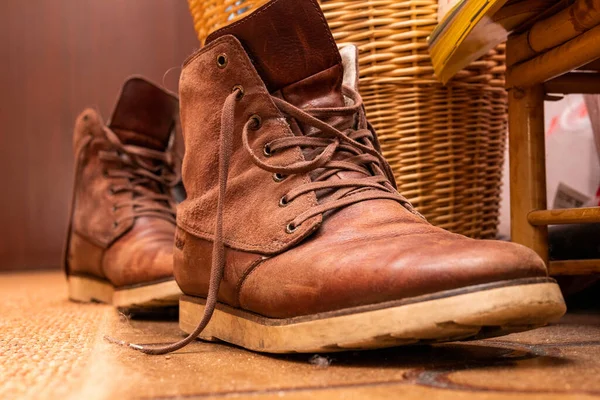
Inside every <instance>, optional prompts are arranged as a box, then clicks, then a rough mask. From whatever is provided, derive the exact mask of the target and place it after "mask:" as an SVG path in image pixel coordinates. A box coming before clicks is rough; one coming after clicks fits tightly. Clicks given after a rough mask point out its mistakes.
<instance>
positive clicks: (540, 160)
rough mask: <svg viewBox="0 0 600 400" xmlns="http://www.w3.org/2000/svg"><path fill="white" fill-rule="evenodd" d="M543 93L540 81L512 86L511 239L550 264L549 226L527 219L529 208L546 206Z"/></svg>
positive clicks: (509, 122) (510, 132)
mask: <svg viewBox="0 0 600 400" xmlns="http://www.w3.org/2000/svg"><path fill="white" fill-rule="evenodd" d="M544 96H545V93H544V88H543V85H541V84H538V85H535V86H533V87H531V88H527V89H519V88H513V89H511V90H510V92H509V100H508V127H509V157H510V208H511V236H512V241H513V242H516V243H520V244H522V245H525V246H527V247H529V248H531V249H533V250H535V251H536V252H537V253H538V254H539V255H540V257H542V259H543V260H544V261H545V262H546V263H547V262H548V227H547V226H532V225H531V224H529V222H528V221H527V214H528V213H529V212H530V211H532V210H545V209H546V207H547V204H546V157H545V156H546V148H545V144H544V132H545V130H544Z"/></svg>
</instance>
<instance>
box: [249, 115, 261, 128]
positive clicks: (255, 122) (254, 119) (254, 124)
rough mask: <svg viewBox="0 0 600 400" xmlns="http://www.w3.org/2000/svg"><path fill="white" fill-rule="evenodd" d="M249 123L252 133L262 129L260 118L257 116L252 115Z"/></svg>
mask: <svg viewBox="0 0 600 400" xmlns="http://www.w3.org/2000/svg"><path fill="white" fill-rule="evenodd" d="M249 122H250V125H249V128H250V129H252V130H253V131H257V130H259V129H260V128H261V127H262V118H261V117H260V115H258V114H254V115H253V116H251V117H250V119H249Z"/></svg>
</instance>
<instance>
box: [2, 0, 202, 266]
mask: <svg viewBox="0 0 600 400" xmlns="http://www.w3.org/2000/svg"><path fill="white" fill-rule="evenodd" d="M197 47H198V41H197V40H196V37H195V34H194V30H193V23H192V18H191V16H190V14H189V11H188V9H187V2H186V1H185V0H61V1H56V0H36V1H23V0H2V1H0V151H1V157H0V174H1V178H0V270H6V269H28V268H46V267H48V268H51V267H58V266H59V260H60V253H61V249H62V245H63V240H64V235H65V229H66V223H67V210H68V199H69V197H70V190H71V185H72V183H71V180H72V166H73V159H72V158H73V156H72V151H71V136H72V126H73V122H74V118H75V117H76V116H77V114H78V113H79V112H80V111H82V110H83V109H84V108H85V107H88V106H91V107H95V108H97V109H98V110H100V112H101V113H102V115H103V116H104V117H105V118H108V116H109V115H110V113H111V111H112V107H113V103H114V101H115V99H116V96H117V94H118V92H119V89H120V85H121V83H122V82H123V80H124V79H125V78H126V77H127V76H129V75H131V74H141V75H144V76H146V77H148V78H150V79H151V80H153V81H154V82H157V83H163V82H164V84H165V86H166V87H168V88H169V89H171V90H173V91H176V90H177V81H178V78H179V73H180V66H181V64H182V62H183V61H184V59H185V57H186V56H187V55H189V54H190V53H191V52H192V51H194V50H195V49H196V48H197ZM163 78H164V79H163Z"/></svg>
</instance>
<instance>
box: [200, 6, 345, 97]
mask: <svg viewBox="0 0 600 400" xmlns="http://www.w3.org/2000/svg"><path fill="white" fill-rule="evenodd" d="M307 27H310V28H309V29H306V28H307ZM295 28H298V29H295ZM225 35H233V36H235V37H236V38H237V39H238V40H239V41H240V42H241V43H242V45H243V46H244V48H245V49H246V51H247V52H248V54H249V55H250V58H251V59H252V61H253V62H254V65H255V67H256V70H257V71H258V73H259V74H260V76H261V77H262V78H263V80H264V82H265V84H266V86H267V88H268V90H269V92H274V91H277V90H279V89H281V88H283V87H285V86H287V85H289V84H291V83H294V82H297V81H299V80H301V79H304V78H306V77H307V76H311V75H314V74H316V73H318V72H320V71H323V70H325V69H328V68H330V67H332V66H334V65H336V64H341V58H340V53H339V52H338V50H337V46H336V44H335V41H334V39H333V36H332V35H331V32H330V31H329V27H328V26H327V21H326V20H325V17H324V16H323V14H322V13H321V10H320V8H319V4H318V3H317V2H316V1H314V0H310V1H297V2H294V5H293V7H290V6H289V3H288V2H287V1H281V0H274V1H270V2H268V3H267V4H265V5H264V6H262V7H260V8H258V9H256V11H254V12H253V13H252V14H251V15H249V16H248V17H246V18H244V19H242V20H240V21H238V22H236V23H233V24H231V25H228V26H226V27H224V28H222V29H219V30H217V31H215V32H213V33H211V34H210V35H209V36H208V38H207V39H206V43H207V44H209V43H211V42H213V41H214V40H216V39H217V38H219V37H222V36H225Z"/></svg>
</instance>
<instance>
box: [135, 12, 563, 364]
mask: <svg viewBox="0 0 600 400" xmlns="http://www.w3.org/2000/svg"><path fill="white" fill-rule="evenodd" d="M180 99H181V105H182V109H181V118H182V125H183V131H184V138H185V146H186V155H185V157H184V162H183V181H184V184H185V187H186V190H187V194H188V198H187V200H186V201H184V202H183V203H182V204H181V205H180V206H179V208H178V215H177V224H178V229H177V234H176V239H175V245H176V250H175V266H174V268H175V277H176V279H177V282H178V283H179V285H180V287H181V288H182V290H183V292H184V293H185V295H184V296H183V297H182V299H181V301H180V326H181V328H182V329H183V330H184V331H186V332H191V334H190V336H188V338H186V339H184V340H183V341H181V342H179V343H176V344H173V345H170V346H166V347H161V348H157V347H145V346H137V345H131V346H132V347H134V348H136V349H138V350H141V351H143V352H146V353H151V354H157V353H163V352H167V351H172V350H175V349H177V348H180V347H182V346H183V345H185V344H186V343H189V341H190V340H192V339H193V338H194V337H196V336H198V335H199V336H200V337H201V338H205V339H219V340H223V341H226V342H229V343H234V344H236V345H239V346H243V347H246V348H248V349H252V350H258V351H264V352H275V353H280V352H313V351H319V352H322V351H339V350H343V349H366V348H378V347H387V346H396V345H401V344H407V343H415V342H419V341H446V340H456V339H465V338H474V337H483V336H491V335H499V334H504V333H507V332H511V331H519V330H524V329H530V328H531V327H534V326H539V325H543V324H545V323H547V322H548V321H551V320H554V319H557V318H559V317H560V316H561V315H563V313H564V312H565V305H564V302H563V298H562V295H561V293H560V290H559V289H558V286H557V285H556V283H555V281H554V280H552V279H550V278H548V276H547V274H546V268H545V266H544V263H543V262H542V260H541V259H540V258H539V257H538V256H537V255H536V254H535V253H534V252H532V251H531V250H529V249H527V248H525V247H522V246H519V245H516V244H511V243H504V242H496V241H478V240H472V239H469V238H466V237H464V236H460V235H456V234H452V233H449V232H446V231H444V230H442V229H439V228H436V227H434V226H432V225H430V224H429V223H427V222H426V221H425V220H424V219H423V218H422V217H421V216H420V215H419V214H418V213H417V212H416V211H415V210H414V209H413V208H412V206H411V205H410V204H409V203H408V201H406V199H404V198H403V197H402V196H401V195H400V194H398V192H397V191H396V189H395V183H394V179H393V176H392V173H391V171H390V167H389V166H388V164H387V163H386V161H385V160H384V159H383V157H382V155H381V154H380V151H379V145H378V142H377V137H376V135H375V133H374V132H373V129H372V127H371V126H370V125H369V124H368V122H367V121H366V118H365V112H364V107H363V104H362V101H361V98H360V96H359V94H358V92H357V59H356V50H355V49H354V48H353V47H350V48H345V49H344V50H342V56H340V52H339V51H338V50H337V48H336V44H335V42H334V40H333V37H332V35H331V33H330V31H329V29H328V27H327V24H326V21H325V19H324V17H323V14H322V13H321V11H320V9H319V6H318V4H317V3H316V1H314V0H273V1H271V2H269V3H267V4H266V5H264V6H263V7H261V8H259V9H257V10H256V11H254V12H253V13H252V14H251V15H249V16H248V17H246V18H244V19H242V20H240V21H238V22H236V23H234V24H232V25H230V26H227V27H225V28H224V29H221V30H219V31H217V32H215V33H213V34H212V35H211V36H210V37H209V38H208V40H207V45H206V46H205V47H204V48H203V49H201V50H200V51H198V52H197V53H196V54H194V55H193V56H191V57H190V58H189V59H188V60H187V62H186V64H185V66H184V69H183V73H182V77H181V82H180Z"/></svg>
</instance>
